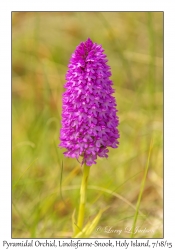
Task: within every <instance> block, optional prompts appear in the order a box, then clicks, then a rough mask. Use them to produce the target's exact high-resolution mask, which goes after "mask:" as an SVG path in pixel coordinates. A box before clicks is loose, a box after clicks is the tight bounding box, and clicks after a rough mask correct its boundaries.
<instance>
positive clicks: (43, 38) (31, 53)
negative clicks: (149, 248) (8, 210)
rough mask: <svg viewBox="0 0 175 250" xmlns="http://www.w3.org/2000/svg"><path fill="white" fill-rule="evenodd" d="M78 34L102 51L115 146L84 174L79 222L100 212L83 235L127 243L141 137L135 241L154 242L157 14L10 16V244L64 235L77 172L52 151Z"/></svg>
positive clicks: (159, 68)
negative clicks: (111, 91) (114, 115)
mask: <svg viewBox="0 0 175 250" xmlns="http://www.w3.org/2000/svg"><path fill="white" fill-rule="evenodd" d="M88 37H89V38H91V39H92V41H93V42H96V43H98V44H101V45H102V47H103V48H104V49H105V54H106V55H107V57H108V60H109V61H108V64H109V65H110V66H111V71H112V77H111V79H112V80H113V83H114V88H115V90H116V92H115V97H116V99H117V104H118V110H119V112H118V116H119V119H120V126H119V131H120V145H119V148H118V149H110V153H109V158H108V159H100V158H99V159H98V160H97V164H96V165H93V166H92V167H91V171H90V177H89V182H88V184H89V189H88V195H87V208H86V216H85V217H86V222H87V221H88V220H89V219H90V220H91V219H93V218H94V216H95V215H96V214H97V212H98V211H99V210H100V209H101V208H105V207H106V206H110V207H109V209H108V210H106V211H105V212H104V214H103V216H102V218H101V220H100V223H99V226H101V228H102V230H100V231H98V230H94V232H93V234H92V236H91V237H92V238H129V237H130V235H129V234H128V233H126V232H125V231H126V230H125V229H126V228H127V229H128V228H130V227H132V224H133V219H134V214H135V209H134V206H136V203H137V199H138V195H139V192H140V187H141V181H142V178H143V175H144V170H145V167H146V163H147V160H148V153H149V148H150V143H151V140H153V148H152V151H151V158H150V165H149V171H148V175H147V179H146V184H145V188H144V192H143V196H142V200H141V204H140V211H141V213H139V216H138V220H137V224H136V226H137V227H139V228H140V229H141V230H143V229H145V228H146V231H145V232H138V233H136V234H135V237H136V238H161V237H163V13H162V12H13V13H12V237H13V238H31V237H32V238H69V237H71V236H72V225H71V217H72V213H73V210H74V209H75V208H76V209H77V208H78V201H79V186H80V183H81V176H82V172H81V167H80V164H79V163H78V162H77V161H76V160H75V159H68V158H64V157H63V152H64V150H63V149H59V148H58V144H59V133H60V126H61V110H62V94H63V92H64V87H63V85H64V83H65V74H66V71H67V65H68V62H69V59H70V57H71V54H72V53H73V51H74V50H75V48H76V46H77V45H78V44H79V43H80V42H81V41H85V40H86V39H87V38H88ZM62 160H63V165H64V167H63V172H62V184H61V185H60V179H61V162H62ZM60 186H61V187H62V195H61V192H60ZM76 211H77V210H76ZM106 227H108V228H111V230H122V232H121V234H120V235H119V234H117V233H116V232H111V233H107V232H105V228H106ZM128 230H129V229H128Z"/></svg>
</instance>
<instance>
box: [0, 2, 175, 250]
mask: <svg viewBox="0 0 175 250" xmlns="http://www.w3.org/2000/svg"><path fill="white" fill-rule="evenodd" d="M174 6H175V4H174V3H173V1H172V0H169V1H156V0H155V1H153V0H147V1H140V0H138V1H136V0H135V1H133V0H132V1H131V0H128V1H112V0H111V1H107V2H106V1H97V0H96V1H95V0H89V1H72V0H70V1H67V0H64V1H52V0H50V1H45V0H44V1H36V0H35V1H34V0H31V1H24V0H21V1H19V0H18V1H15V0H8V1H1V3H0V12H1V13H0V60H1V62H0V85H1V91H0V117H1V119H0V120H1V121H0V140H1V141H0V142H1V143H0V147H1V148H0V169H1V172H0V193H1V199H0V204H1V205H0V238H1V240H4V239H6V240H9V241H10V239H11V11H52V10H55V11H56V10H57V11H61V10H63V11H87V10H89V11H164V18H165V20H164V23H165V26H164V28H165V33H164V35H165V47H164V48H165V50H164V55H165V62H164V74H165V81H164V97H165V99H164V169H165V177H164V184H165V187H164V203H165V220H164V223H165V224H164V226H165V228H164V238H165V240H169V241H171V242H174V244H175V241H174V232H175V231H174V226H175V224H174V223H175V205H174V194H173V190H174V187H173V186H174V185H173V183H174V179H175V146H174V144H175V143H174V140H175V136H174V130H175V115H174V114H175V111H174V108H173V107H175V104H174V100H175V80H174V71H175V63H174V62H175V32H174V27H175V15H174ZM1 240H0V245H2V243H1ZM20 249H23V248H20ZM24 249H25V248H24Z"/></svg>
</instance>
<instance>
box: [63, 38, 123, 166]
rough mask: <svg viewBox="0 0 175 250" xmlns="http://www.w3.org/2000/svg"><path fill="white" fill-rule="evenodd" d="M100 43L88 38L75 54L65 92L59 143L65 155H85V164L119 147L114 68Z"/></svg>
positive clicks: (83, 161) (71, 60)
mask: <svg viewBox="0 0 175 250" xmlns="http://www.w3.org/2000/svg"><path fill="white" fill-rule="evenodd" d="M103 52H104V50H103V48H102V46H101V45H98V44H96V43H93V42H92V41H91V40H90V39H89V38H88V39H87V41H85V42H82V43H80V44H79V45H78V46H77V48H76V50H75V52H74V53H73V54H72V57H71V59H70V63H69V65H68V67H69V69H68V71H67V74H66V80H67V82H66V84H65V88H66V91H65V93H64V94H63V110H62V128H61V133H60V134H61V135H60V140H61V143H60V147H63V148H66V149H67V151H66V152H65V153H64V155H65V156H67V157H71V158H77V159H78V158H79V157H80V156H82V157H83V160H82V164H83V163H86V165H88V166H91V165H92V164H96V159H97V157H108V152H109V150H108V149H107V148H108V147H112V148H117V146H118V143H119V142H118V138H119V131H118V129H117V126H118V124H119V121H118V117H117V115H116V112H117V110H116V100H115V98H114V97H113V96H112V94H113V93H114V89H113V88H112V85H113V83H112V81H111V80H110V78H109V77H110V76H111V71H110V67H109V66H108V65H107V61H108V60H107V59H106V55H105V54H104V53H103Z"/></svg>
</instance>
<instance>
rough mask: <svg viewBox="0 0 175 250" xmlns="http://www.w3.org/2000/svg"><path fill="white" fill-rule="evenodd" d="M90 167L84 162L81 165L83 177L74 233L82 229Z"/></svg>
mask: <svg viewBox="0 0 175 250" xmlns="http://www.w3.org/2000/svg"><path fill="white" fill-rule="evenodd" d="M89 171H90V167H89V166H86V164H84V166H83V177H82V182H81V187H80V205H79V212H78V222H77V227H76V232H75V233H76V234H77V233H79V232H80V231H81V230H82V227H83V222H84V213H85V204H86V190H87V182H88V176H89Z"/></svg>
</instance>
